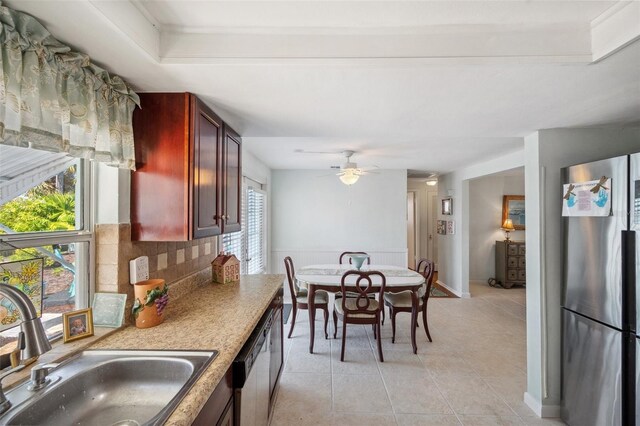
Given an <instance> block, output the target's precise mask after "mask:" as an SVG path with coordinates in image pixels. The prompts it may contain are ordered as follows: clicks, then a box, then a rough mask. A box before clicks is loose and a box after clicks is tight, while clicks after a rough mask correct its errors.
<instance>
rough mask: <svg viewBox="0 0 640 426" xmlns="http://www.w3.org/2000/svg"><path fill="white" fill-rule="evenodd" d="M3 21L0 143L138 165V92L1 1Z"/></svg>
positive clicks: (0, 10) (106, 161)
mask: <svg viewBox="0 0 640 426" xmlns="http://www.w3.org/2000/svg"><path fill="white" fill-rule="evenodd" d="M0 24H1V25H2V28H1V32H0V143H3V144H8V145H16V146H24V147H31V148H36V149H44V150H48V151H56V152H67V153H68V154H69V155H72V156H74V157H81V158H90V159H95V160H96V161H100V162H105V163H108V164H110V165H114V166H118V167H122V168H129V169H132V170H133V169H135V156H134V148H133V129H132V123H131V120H132V116H133V110H134V109H135V107H136V105H139V102H140V101H139V98H138V95H136V94H135V93H134V92H133V91H132V90H131V89H130V88H129V87H128V86H127V84H126V83H125V82H124V81H123V80H122V79H121V78H120V77H118V76H113V75H109V73H107V72H106V71H105V70H103V69H102V68H100V67H98V66H96V65H94V64H92V63H91V60H90V58H89V57H88V56H87V55H84V54H82V53H78V52H73V51H72V50H71V49H70V48H69V47H68V46H65V45H64V44H62V43H60V42H59V41H58V40H56V39H55V38H54V37H53V36H52V35H51V34H50V33H49V31H47V29H46V28H45V27H44V26H42V24H40V22H38V21H37V20H36V19H35V18H33V17H32V16H30V15H27V14H25V13H22V12H18V11H15V10H13V9H9V8H8V7H6V6H3V5H2V3H1V2H0Z"/></svg>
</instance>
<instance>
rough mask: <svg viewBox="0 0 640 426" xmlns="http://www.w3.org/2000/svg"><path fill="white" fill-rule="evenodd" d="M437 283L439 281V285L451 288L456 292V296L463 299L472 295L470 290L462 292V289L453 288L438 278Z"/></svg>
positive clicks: (450, 289) (451, 290) (452, 291)
mask: <svg viewBox="0 0 640 426" xmlns="http://www.w3.org/2000/svg"><path fill="white" fill-rule="evenodd" d="M436 283H438V285H440V286H442V287H444V288H446V289H447V290H449V291H450V292H451V293H453V294H455V295H456V296H458V297H460V298H462V299H469V298H470V297H471V293H469V292H462V291H460V290H457V289H455V288H451V287H449V286H448V285H447V284H445V283H443V282H442V281H440V280H438V281H436Z"/></svg>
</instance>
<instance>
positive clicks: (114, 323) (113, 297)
mask: <svg viewBox="0 0 640 426" xmlns="http://www.w3.org/2000/svg"><path fill="white" fill-rule="evenodd" d="M126 303H127V295H126V294H120V293H96V294H94V295H93V303H92V304H91V309H92V310H93V312H92V316H93V325H94V326H99V327H111V328H119V327H122V322H123V321H124V306H125V304H126Z"/></svg>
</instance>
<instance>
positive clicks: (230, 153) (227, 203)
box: [222, 125, 242, 233]
mask: <svg viewBox="0 0 640 426" xmlns="http://www.w3.org/2000/svg"><path fill="white" fill-rule="evenodd" d="M241 153H242V150H241V139H240V135H238V134H237V133H236V132H235V131H234V130H233V129H232V128H231V127H229V126H227V125H225V126H224V143H223V154H222V158H223V164H224V166H223V170H224V187H225V188H226V191H223V194H222V211H223V212H224V213H223V215H222V219H223V221H224V222H223V229H224V232H225V233H227V232H236V231H239V230H240V212H241V211H242V210H241V202H242V192H241V190H242V164H241Z"/></svg>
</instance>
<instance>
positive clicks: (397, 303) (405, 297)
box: [384, 259, 435, 343]
mask: <svg viewBox="0 0 640 426" xmlns="http://www.w3.org/2000/svg"><path fill="white" fill-rule="evenodd" d="M434 269H435V265H434V263H433V262H432V261H431V260H428V259H420V261H419V262H418V266H417V267H416V271H417V272H419V273H421V274H422V276H424V282H425V283H424V285H423V286H422V287H421V288H420V290H419V291H418V302H419V305H418V312H420V311H422V323H423V324H424V331H425V333H427V338H428V339H429V341H430V342H433V340H432V339H431V333H429V323H428V321H427V302H428V301H429V295H430V294H431V286H432V285H433V273H434ZM384 304H385V305H386V306H388V307H389V316H390V317H391V332H392V335H391V343H395V342H396V315H397V314H398V312H411V314H412V315H416V322H415V324H416V326H417V325H418V321H417V315H418V312H413V304H412V303H411V292H410V291H403V292H401V293H395V294H394V293H387V294H385V295H384ZM411 323H412V324H413V321H412V322H411Z"/></svg>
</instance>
